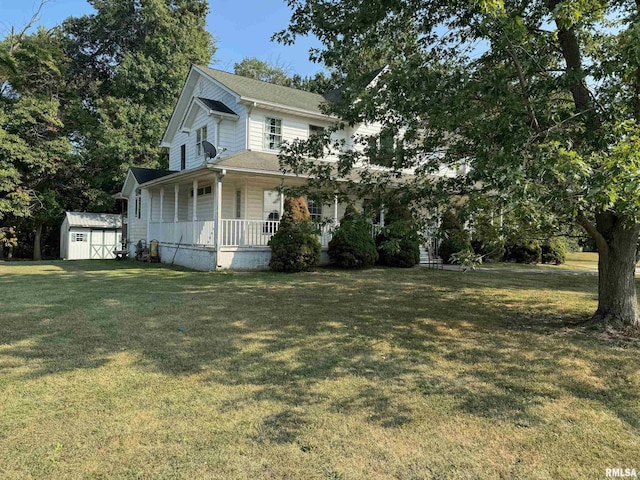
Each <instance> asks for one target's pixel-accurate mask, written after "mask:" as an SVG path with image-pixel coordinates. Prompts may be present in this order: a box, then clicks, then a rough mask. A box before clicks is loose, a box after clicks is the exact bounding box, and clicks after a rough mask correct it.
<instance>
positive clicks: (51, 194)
mask: <svg viewBox="0 0 640 480" xmlns="http://www.w3.org/2000/svg"><path fill="white" fill-rule="evenodd" d="M0 51H2V52H3V55H2V58H3V59H4V60H3V64H4V65H10V68H4V69H2V71H1V73H0V75H2V78H0V82H1V86H0V220H4V222H7V223H9V222H10V224H13V225H16V224H19V225H21V226H22V227H23V228H28V229H31V228H33V229H35V232H36V241H35V244H34V258H36V259H39V258H40V233H41V231H42V224H43V223H44V222H47V221H55V220H57V219H58V217H59V216H60V215H61V213H62V208H63V205H64V203H65V198H66V196H67V194H68V193H69V192H70V191H74V193H77V192H76V191H75V190H73V187H74V185H75V184H76V180H75V176H76V175H77V174H78V172H79V170H78V168H77V167H78V164H77V162H76V159H75V157H74V155H73V148H72V143H71V141H70V139H69V138H68V136H67V135H66V131H65V124H64V121H65V114H66V111H65V107H64V104H65V102H66V100H67V99H68V91H67V87H66V82H65V69H66V63H65V56H64V52H63V51H62V48H61V41H60V37H59V36H58V35H56V34H55V33H54V32H49V31H46V30H44V29H40V30H38V31H37V32H36V33H33V34H31V35H21V36H19V37H16V36H12V35H10V36H9V37H7V38H5V39H4V41H3V42H1V43H0ZM4 222H3V223H4Z"/></svg>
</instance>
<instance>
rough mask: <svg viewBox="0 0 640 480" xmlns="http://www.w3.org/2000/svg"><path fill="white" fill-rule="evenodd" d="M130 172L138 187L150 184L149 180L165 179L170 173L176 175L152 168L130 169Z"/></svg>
mask: <svg viewBox="0 0 640 480" xmlns="http://www.w3.org/2000/svg"><path fill="white" fill-rule="evenodd" d="M130 170H131V173H133V176H134V177H136V181H137V182H138V185H142V184H143V183H147V182H150V181H151V180H155V179H156V178H160V177H165V176H167V175H171V174H172V173H176V172H175V171H173V170H154V169H152V168H140V167H131V168H130Z"/></svg>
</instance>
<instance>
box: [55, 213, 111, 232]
mask: <svg viewBox="0 0 640 480" xmlns="http://www.w3.org/2000/svg"><path fill="white" fill-rule="evenodd" d="M67 221H68V222H69V226H70V227H86V228H122V218H121V217H120V215H117V214H115V213H88V212H67Z"/></svg>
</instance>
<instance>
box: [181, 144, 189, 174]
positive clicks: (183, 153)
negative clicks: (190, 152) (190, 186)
mask: <svg viewBox="0 0 640 480" xmlns="http://www.w3.org/2000/svg"><path fill="white" fill-rule="evenodd" d="M185 168H187V146H186V145H181V146H180V170H184V169H185Z"/></svg>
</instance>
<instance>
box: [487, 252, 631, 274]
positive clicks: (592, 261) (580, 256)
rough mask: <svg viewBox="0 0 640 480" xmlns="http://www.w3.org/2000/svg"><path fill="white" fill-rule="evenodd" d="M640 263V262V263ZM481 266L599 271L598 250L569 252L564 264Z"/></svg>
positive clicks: (509, 263) (489, 266)
mask: <svg viewBox="0 0 640 480" xmlns="http://www.w3.org/2000/svg"><path fill="white" fill-rule="evenodd" d="M639 265H640V264H639ZM480 268H481V269H482V268H484V269H486V268H499V269H502V268H511V269H520V270H522V269H544V270H549V271H560V272H562V271H563V270H573V271H580V270H584V271H590V272H595V273H597V272H598V254H597V253H596V252H569V253H567V258H566V260H565V262H564V263H563V264H562V265H553V264H542V263H538V264H535V265H532V264H527V263H512V262H496V263H483V264H481V265H480Z"/></svg>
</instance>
